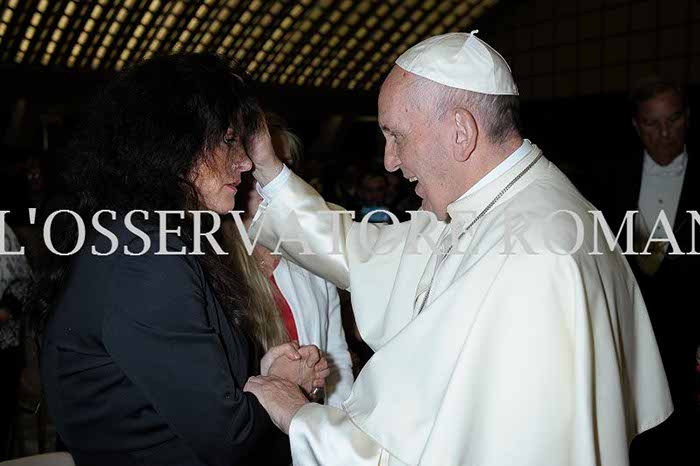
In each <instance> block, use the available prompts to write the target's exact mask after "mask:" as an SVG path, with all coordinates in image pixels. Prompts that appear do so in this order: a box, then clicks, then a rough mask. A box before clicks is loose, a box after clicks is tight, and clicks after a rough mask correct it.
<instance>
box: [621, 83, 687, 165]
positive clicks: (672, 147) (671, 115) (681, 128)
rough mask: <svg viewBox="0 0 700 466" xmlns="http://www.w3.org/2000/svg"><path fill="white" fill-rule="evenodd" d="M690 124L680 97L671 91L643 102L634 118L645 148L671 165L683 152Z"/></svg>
mask: <svg viewBox="0 0 700 466" xmlns="http://www.w3.org/2000/svg"><path fill="white" fill-rule="evenodd" d="M688 123H689V114H688V111H687V110H686V109H684V108H683V101H682V100H681V97H680V96H679V95H678V94H677V93H675V92H671V91H668V92H664V93H661V94H659V95H657V96H655V97H652V98H651V99H648V100H645V101H644V102H642V103H641V104H640V105H639V109H638V111H637V116H636V118H635V120H634V126H635V127H636V128H637V131H638V132H639V138H640V139H641V140H642V144H644V148H645V149H646V151H647V152H648V153H649V155H650V156H651V157H652V158H653V159H654V160H655V161H656V163H658V164H660V165H668V164H669V163H671V162H672V161H673V159H675V158H676V157H677V156H678V155H679V154H681V153H682V152H683V148H684V146H685V134H686V131H687V129H688Z"/></svg>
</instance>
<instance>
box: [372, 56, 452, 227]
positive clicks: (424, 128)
mask: <svg viewBox="0 0 700 466" xmlns="http://www.w3.org/2000/svg"><path fill="white" fill-rule="evenodd" d="M412 82H413V79H412V76H411V75H410V74H409V73H407V72H406V71H404V70H402V69H401V68H399V67H394V70H393V71H392V72H391V73H390V74H389V76H388V77H387V79H386V81H385V82H384V85H383V86H382V90H381V92H380V93H379V127H380V128H381V130H382V134H384V138H385V139H386V144H385V146H384V167H385V168H386V169H387V171H389V172H394V171H397V170H401V173H402V174H403V176H404V178H406V179H408V180H409V181H411V182H415V183H416V188H415V190H416V194H417V195H418V196H419V197H420V198H421V199H422V200H423V202H422V207H423V209H424V210H428V211H431V212H434V213H435V215H437V217H438V218H439V219H444V218H445V217H446V208H447V204H448V203H449V202H450V200H448V199H447V189H446V184H447V183H448V179H449V177H447V176H446V175H447V174H446V173H445V171H446V168H445V167H446V164H445V163H444V161H445V157H446V153H447V151H446V150H445V148H444V147H443V145H442V143H441V141H442V138H441V134H442V132H441V131H440V129H439V127H438V126H439V125H438V124H437V123H436V122H435V117H434V116H433V115H428V114H426V112H422V111H421V110H420V109H419V108H418V106H417V105H416V102H414V101H413V100H412V99H411V98H410V96H411V91H412V90H415V89H414V87H413V86H414V84H412Z"/></svg>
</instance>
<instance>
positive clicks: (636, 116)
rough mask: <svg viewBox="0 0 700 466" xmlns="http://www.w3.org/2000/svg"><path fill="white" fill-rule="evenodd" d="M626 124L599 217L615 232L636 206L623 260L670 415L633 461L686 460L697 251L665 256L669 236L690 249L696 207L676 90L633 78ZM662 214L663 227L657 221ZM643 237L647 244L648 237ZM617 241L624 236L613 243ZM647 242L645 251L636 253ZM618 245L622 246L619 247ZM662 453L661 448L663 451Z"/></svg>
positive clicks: (636, 449)
mask: <svg viewBox="0 0 700 466" xmlns="http://www.w3.org/2000/svg"><path fill="white" fill-rule="evenodd" d="M630 106H631V111H632V125H633V126H634V128H635V130H636V132H637V135H638V136H639V142H640V145H641V147H640V149H639V151H638V152H637V153H636V154H634V155H633V156H631V157H630V158H629V159H628V162H627V164H626V166H624V167H623V170H622V172H620V173H618V176H617V177H616V183H615V187H614V192H612V193H609V194H610V195H609V196H608V198H609V199H612V200H613V201H614V203H615V208H614V211H613V212H610V214H609V215H606V218H607V220H608V223H609V224H610V226H611V228H612V229H613V231H615V232H617V231H618V229H619V228H620V226H621V225H622V222H623V220H624V216H625V213H626V212H627V211H639V213H638V214H636V215H635V222H634V251H635V252H637V254H635V255H628V256H627V259H628V262H629V263H630V265H631V267H632V269H633V271H634V272H635V275H636V278H637V281H638V283H639V285H640V288H641V290H642V294H643V296H644V301H645V302H646V305H647V309H648V311H649V317H650V319H651V323H652V327H653V329H654V333H655V335H656V340H657V343H658V345H659V351H660V354H661V358H662V360H663V364H664V369H665V371H666V376H667V378H668V383H669V388H670V390H671V396H672V398H673V405H674V412H673V414H672V415H671V417H670V418H669V419H668V421H666V422H664V423H663V424H661V425H660V426H658V427H657V428H655V429H652V430H651V431H649V432H646V433H644V434H642V435H641V436H639V437H638V439H635V441H634V442H633V444H632V450H631V457H632V462H633V464H661V463H660V461H662V458H661V457H658V456H655V455H659V454H662V453H661V452H664V451H669V450H670V451H675V452H678V453H679V454H687V455H690V457H692V456H693V455H695V454H696V453H694V451H693V448H696V447H693V445H694V444H695V443H696V442H697V439H698V434H699V433H700V430H699V428H698V427H699V426H698V424H699V422H700V421H699V420H698V416H697V410H696V401H695V377H696V375H695V365H696V352H697V348H698V345H700V320H699V319H698V314H699V313H698V310H697V304H693V303H694V302H695V301H694V298H695V295H694V290H695V287H696V286H697V283H696V282H697V278H696V277H697V270H698V265H700V261H698V258H697V256H691V255H673V254H669V253H670V252H672V250H671V248H670V247H669V243H668V242H658V241H661V240H667V239H668V238H669V237H670V234H672V235H673V237H674V238H675V240H677V241H678V246H679V247H680V250H681V251H683V252H684V253H687V252H689V251H691V250H692V251H697V250H698V242H695V243H693V241H694V234H693V224H694V223H695V222H694V221H693V220H692V218H691V217H690V214H688V213H687V211H688V210H696V211H697V210H698V209H699V208H700V168H699V167H698V161H697V160H696V158H695V156H694V154H693V151H692V149H691V148H690V147H688V145H687V144H686V139H687V134H688V129H689V127H690V109H689V107H688V103H687V100H686V98H685V92H684V89H682V88H681V87H680V86H678V85H677V84H675V83H673V82H671V81H668V80H665V79H663V78H660V77H657V76H651V77H647V78H644V79H641V80H639V81H638V82H637V84H636V85H635V87H634V88H633V89H632V91H631V93H630ZM661 212H663V213H664V214H665V215H666V217H667V218H668V222H669V225H670V226H671V228H672V231H671V232H667V231H666V229H665V228H664V226H663V224H661V223H660V222H657V219H658V217H659V215H660V213H661ZM650 239H651V242H650ZM621 241H624V240H621ZM647 244H649V247H648V252H649V254H639V253H640V252H642V251H644V250H645V247H646V246H647ZM623 247H624V246H623ZM664 454H665V453H664Z"/></svg>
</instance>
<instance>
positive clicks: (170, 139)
mask: <svg viewBox="0 0 700 466" xmlns="http://www.w3.org/2000/svg"><path fill="white" fill-rule="evenodd" d="M262 118H263V117H262V112H261V111H260V108H259V107H258V105H257V103H256V101H255V98H254V97H253V95H252V93H251V90H250V87H249V85H248V84H247V83H246V81H245V80H244V78H243V74H242V73H236V71H235V69H234V68H233V67H232V66H231V65H229V64H228V63H227V62H226V61H224V60H223V59H222V58H220V57H218V56H216V55H209V54H185V53H183V54H173V55H165V56H158V57H155V58H152V59H150V60H147V61H144V62H141V63H139V64H137V65H135V66H133V67H131V68H130V69H128V70H125V71H123V72H121V73H120V74H118V75H117V76H116V77H115V78H114V79H113V81H111V82H110V83H109V84H108V85H107V86H106V88H105V89H104V90H103V91H102V92H101V93H100V94H99V95H98V96H97V97H96V98H95V100H94V101H93V103H92V104H91V105H90V106H89V107H88V109H87V112H86V114H85V115H84V118H82V120H83V124H82V125H80V129H79V130H78V131H77V133H76V135H75V136H74V137H73V139H72V142H71V143H70V144H69V145H68V147H67V151H66V165H65V167H64V170H62V174H61V176H60V182H59V198H60V199H61V201H60V206H59V205H56V204H57V203H54V204H55V205H53V206H50V209H51V210H57V208H61V209H69V210H72V211H74V212H76V213H78V214H79V215H80V216H81V218H82V219H83V221H84V223H85V225H90V224H91V218H92V215H93V214H94V213H95V212H97V211H99V210H103V209H109V210H114V211H116V212H117V215H118V216H119V215H120V214H121V215H123V214H125V213H126V212H128V211H131V210H135V209H139V210H146V211H149V212H153V211H155V210H173V209H188V208H189V209H197V208H202V207H203V203H202V202H201V201H200V199H199V198H198V195H197V191H196V189H195V188H194V186H193V184H192V183H191V181H190V177H191V173H192V170H193V167H195V166H197V164H198V163H199V162H200V161H203V162H206V161H207V159H208V158H209V157H210V156H211V154H212V150H211V149H212V148H214V147H215V146H216V145H217V144H222V143H223V142H224V139H225V138H226V142H227V143H229V144H242V145H243V146H244V147H245V146H246V144H247V142H248V141H249V140H250V138H251V137H252V135H253V134H254V133H255V132H256V130H257V129H258V127H259V126H260V124H261V122H262ZM230 130H233V131H234V135H233V138H231V137H230V133H229V134H228V136H227V132H229V131H230ZM150 217H154V215H151V216H150ZM207 217H208V216H203V218H207ZM60 219H65V221H64V222H60ZM176 226H180V227H181V228H182V231H183V239H185V240H186V241H187V238H188V236H189V237H190V238H191V235H188V232H191V221H190V220H189V216H186V218H185V220H182V221H180V223H179V224H177V225H176ZM205 231H206V230H205ZM77 237H78V235H77V229H76V228H75V221H74V220H73V219H72V218H70V217H69V216H68V215H61V216H57V217H56V218H55V221H54V223H53V225H52V239H53V241H54V245H55V247H56V249H57V250H59V251H67V250H71V249H72V248H73V247H74V245H75V244H76V241H77ZM203 243H204V246H207V245H208V242H207V241H204V242H203ZM86 244H87V242H86ZM83 247H87V246H83ZM207 252H209V253H207ZM198 259H199V260H200V263H201V264H202V266H203V269H204V271H205V273H206V275H207V278H208V279H209V282H210V283H211V285H212V286H213V288H214V290H215V292H216V294H217V297H218V299H219V301H220V302H221V304H222V306H223V307H224V309H226V310H227V313H228V314H229V316H230V317H231V321H232V322H233V323H234V324H240V323H241V317H242V316H243V313H242V311H241V309H244V308H245V307H246V304H245V303H246V302H247V293H246V289H245V286H244V285H243V283H244V282H243V280H240V279H239V278H241V277H237V276H236V275H237V273H239V272H238V271H236V270H231V268H230V267H228V266H227V262H226V261H225V258H224V257H221V256H218V255H216V254H214V253H213V252H211V251H206V249H205V254H204V255H203V256H198ZM69 266H70V256H57V255H53V256H52V260H51V262H50V264H48V267H47V270H46V272H47V273H46V275H45V276H44V277H43V279H42V280H41V282H40V283H39V285H38V287H37V296H36V302H35V303H34V305H33V306H32V308H33V309H32V314H33V318H34V319H33V320H34V326H35V328H36V329H37V331H38V332H37V333H38V335H40V334H41V333H42V332H43V329H44V327H45V324H46V321H47V319H48V317H49V314H50V311H51V308H52V304H53V303H54V302H55V301H56V298H57V297H58V294H59V293H60V291H61V288H62V284H63V282H64V279H65V277H66V275H67V273H68V271H69Z"/></svg>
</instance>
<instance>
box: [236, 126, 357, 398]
mask: <svg viewBox="0 0 700 466" xmlns="http://www.w3.org/2000/svg"><path fill="white" fill-rule="evenodd" d="M267 122H268V127H269V129H270V136H271V138H272V142H273V146H274V148H275V153H277V154H279V157H280V159H281V160H282V161H283V162H284V163H285V164H287V165H288V166H289V167H290V168H294V169H296V167H298V166H299V165H300V162H301V159H302V153H303V148H302V144H301V140H300V139H299V138H298V137H297V136H296V135H295V134H294V133H292V132H291V131H289V129H288V128H287V126H286V123H285V122H284V120H283V119H282V118H281V117H280V116H278V115H276V114H268V115H267ZM240 195H241V198H242V204H243V203H245V204H243V205H244V208H245V213H244V215H243V217H242V218H243V222H244V225H245V226H246V228H248V227H249V226H250V223H251V222H252V220H253V219H252V216H251V215H250V214H251V213H253V212H255V211H256V210H257V207H258V205H259V204H260V202H261V201H262V198H261V197H260V195H259V194H258V192H257V190H256V189H255V180H254V179H253V177H252V176H248V174H246V175H245V176H244V177H243V183H242V184H241V192H240ZM225 225H226V228H225V231H226V233H227V241H226V242H227V245H228V248H229V251H230V252H231V253H232V254H233V256H234V261H235V263H237V264H239V265H238V267H240V268H241V269H242V270H244V271H245V273H244V276H245V280H247V281H248V286H249V288H250V290H251V293H253V294H254V296H255V298H256V299H255V301H256V302H257V303H258V305H257V306H256V310H255V312H251V319H252V322H253V324H254V326H253V333H254V335H255V337H256V339H257V341H258V343H259V345H260V347H261V348H262V349H263V350H267V349H269V348H270V347H272V346H274V345H279V344H281V343H284V342H287V341H290V340H296V341H298V342H299V343H300V344H301V345H316V346H317V347H318V348H320V349H321V351H323V352H324V354H325V355H326V357H327V359H328V361H329V364H330V366H331V374H330V375H329V377H328V379H327V380H326V386H325V395H324V396H325V402H326V404H329V405H331V406H335V407H338V408H340V407H341V403H342V402H343V401H344V400H345V399H346V398H347V397H348V395H349V394H350V390H351V388H352V384H353V380H354V378H353V366H352V360H351V357H350V353H349V351H348V344H347V342H346V339H345V332H344V330H343V323H342V318H341V306H340V299H339V297H338V290H337V288H336V287H335V285H333V284H332V283H330V282H327V281H325V280H323V279H322V278H320V277H317V276H316V275H313V274H312V273H310V272H308V271H307V270H305V269H302V268H301V267H299V266H297V265H296V264H294V263H292V262H289V261H287V260H286V259H283V258H282V256H281V255H273V254H272V252H271V251H270V250H269V249H267V248H265V247H264V246H262V245H259V244H258V245H256V246H255V248H254V250H253V254H252V255H248V253H247V251H246V250H245V247H244V246H243V243H242V240H241V238H240V236H239V234H238V230H237V229H236V227H235V225H234V224H233V221H232V220H231V219H230V218H229V219H227V221H226V223H225Z"/></svg>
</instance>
